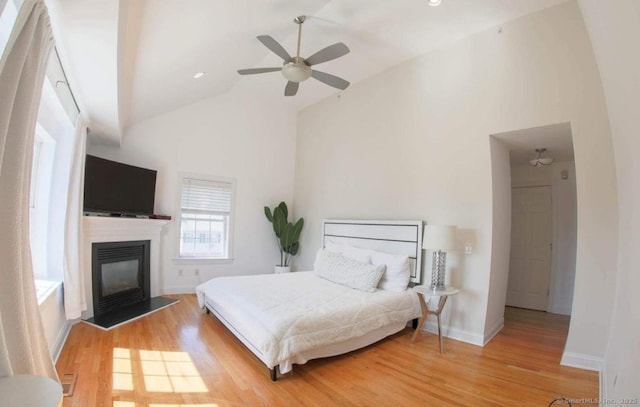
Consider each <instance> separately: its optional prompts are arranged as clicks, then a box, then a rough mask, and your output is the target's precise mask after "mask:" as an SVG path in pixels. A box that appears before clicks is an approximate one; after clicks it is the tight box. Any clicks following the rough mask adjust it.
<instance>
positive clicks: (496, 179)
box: [482, 137, 511, 344]
mask: <svg viewBox="0 0 640 407" xmlns="http://www.w3.org/2000/svg"><path fill="white" fill-rule="evenodd" d="M489 142H490V148H491V193H492V201H493V208H492V213H491V221H492V226H491V227H492V230H493V233H492V235H491V260H490V266H489V267H490V270H491V273H490V279H489V291H488V299H487V318H486V320H485V324H484V338H483V341H482V343H483V344H485V343H487V342H488V341H489V340H491V338H493V336H495V334H496V333H498V332H499V330H500V329H502V327H503V326H504V306H505V303H506V299H507V282H508V281H509V258H510V256H509V253H510V250H511V170H510V169H511V164H510V163H509V150H508V149H507V147H506V146H505V145H504V144H503V143H502V142H501V141H500V140H497V139H495V138H493V137H491V139H490V140H489ZM505 253H506V256H505Z"/></svg>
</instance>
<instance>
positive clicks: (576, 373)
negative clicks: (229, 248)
mask: <svg viewBox="0 0 640 407" xmlns="http://www.w3.org/2000/svg"><path fill="white" fill-rule="evenodd" d="M172 297H174V298H177V299H179V300H180V303H178V304H175V305H173V306H170V307H168V308H165V309H163V310H160V311H158V312H156V313H154V314H151V315H148V316H146V317H144V318H140V319H138V320H136V321H133V322H131V323H128V324H125V325H122V326H120V327H118V328H115V329H113V330H111V331H106V332H105V331H102V330H100V329H97V328H95V327H92V326H90V325H87V324H84V323H80V324H76V325H74V326H73V328H72V330H71V332H70V334H69V337H68V338H67V341H66V343H65V345H64V348H63V350H62V352H61V354H60V357H59V359H58V363H57V369H58V372H59V374H64V373H76V374H77V375H78V380H77V384H76V388H75V391H74V393H73V396H72V397H65V399H64V407H88V406H96V407H187V406H188V407H212V406H216V407H227V406H248V405H250V406H301V405H303V406H332V405H339V406H371V405H391V404H396V405H398V406H400V405H402V406H422V405H437V406H446V405H456V406H504V405H518V406H542V405H544V406H546V405H548V404H549V403H550V402H551V401H552V400H553V399H554V398H556V397H559V396H563V397H567V398H573V399H597V397H598V374H597V373H596V372H590V371H585V370H580V369H574V368H570V367H565V366H560V363H559V362H560V357H561V355H562V349H563V347H564V342H565V339H566V335H567V330H568V326H569V318H568V317H565V316H560V315H553V314H547V313H544V312H538V311H529V310H522V309H515V308H507V309H506V312H505V327H504V328H503V330H502V331H501V332H500V333H499V334H498V335H496V337H495V338H494V339H493V340H492V341H491V342H490V343H489V344H487V346H485V347H484V348H481V347H478V346H474V345H469V344H466V343H463V342H459V341H454V340H449V339H446V338H445V353H444V354H440V353H439V352H438V341H437V337H436V336H435V335H423V336H421V337H420V338H419V339H418V340H416V342H415V343H411V336H412V335H413V331H412V330H411V329H405V330H403V331H401V332H399V333H398V334H396V335H393V336H391V337H389V338H387V339H385V340H383V341H381V342H379V343H377V344H375V345H372V346H369V347H367V348H365V349H361V350H358V351H355V352H351V353H349V354H346V355H341V356H337V357H333V358H326V359H319V360H313V361H310V362H309V363H307V364H305V365H300V366H299V365H294V369H293V372H292V373H290V374H287V375H284V376H281V377H280V378H279V379H278V381H277V382H275V383H274V382H271V380H270V379H269V374H268V370H267V368H266V367H265V366H264V365H263V364H262V362H260V361H259V360H258V359H257V358H256V357H255V356H254V355H253V354H252V353H251V352H249V351H248V350H247V349H246V348H245V347H244V345H243V344H242V343H241V342H240V341H238V340H237V339H236V338H235V337H234V336H233V335H232V334H231V333H230V332H229V331H228V330H227V329H226V328H225V327H224V325H222V324H221V323H220V322H219V321H218V320H217V319H216V318H215V317H213V316H211V315H207V314H205V313H204V312H203V311H202V310H200V309H198V307H197V302H196V299H195V296H193V295H178V296H172ZM514 403H515V404H514Z"/></svg>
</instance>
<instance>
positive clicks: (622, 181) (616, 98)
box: [579, 0, 640, 401]
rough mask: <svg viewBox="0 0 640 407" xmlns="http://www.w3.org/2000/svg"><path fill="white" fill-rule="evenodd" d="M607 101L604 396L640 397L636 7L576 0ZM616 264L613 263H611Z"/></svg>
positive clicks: (627, 2)
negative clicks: (614, 211)
mask: <svg viewBox="0 0 640 407" xmlns="http://www.w3.org/2000/svg"><path fill="white" fill-rule="evenodd" d="M579 4H580V9H581V11H582V15H583V17H584V21H585V24H586V26H587V29H588V32H589V35H590V37H591V42H592V44H593V49H594V53H595V56H596V61H597V63H598V67H599V69H600V75H601V77H602V84H603V87H604V93H605V97H606V103H607V109H608V111H609V120H610V123H611V135H612V138H613V147H614V151H615V158H616V171H617V177H618V208H619V209H618V210H619V213H620V228H619V235H618V236H619V241H620V244H619V248H618V253H617V254H618V256H617V259H618V261H617V269H618V273H617V281H616V290H615V295H614V296H613V298H612V300H615V305H614V308H613V314H612V315H611V316H610V317H609V319H611V329H610V330H609V336H608V339H609V342H608V344H607V352H606V358H605V366H604V370H603V374H602V384H603V385H602V386H601V393H602V396H603V397H608V398H610V399H614V400H618V401H619V400H620V399H621V398H623V397H627V398H633V397H635V398H636V399H638V398H640V363H638V361H640V346H638V338H640V295H638V289H639V288H640V273H639V272H638V261H637V251H638V248H639V247H640V216H638V208H640V188H638V185H639V182H640V164H638V160H637V155H638V153H639V152H640V137H638V135H639V134H640V120H638V106H640V75H639V74H638V73H639V72H640V49H639V48H640V46H639V43H638V38H640V2H638V1H636V0H616V1H606V2H604V1H599V0H580V2H579ZM610 261H611V262H614V258H611V259H610Z"/></svg>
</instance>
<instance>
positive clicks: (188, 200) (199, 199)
mask: <svg viewBox="0 0 640 407" xmlns="http://www.w3.org/2000/svg"><path fill="white" fill-rule="evenodd" d="M232 188H233V185H232V184H231V183H230V182H220V181H209V180H202V179H193V178H184V179H183V181H182V197H181V200H180V201H181V203H180V207H181V209H182V211H183V212H185V211H186V212H191V213H207V214H218V215H228V214H230V213H231V194H232Z"/></svg>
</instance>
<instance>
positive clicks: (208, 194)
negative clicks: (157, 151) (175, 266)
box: [180, 176, 235, 259]
mask: <svg viewBox="0 0 640 407" xmlns="http://www.w3.org/2000/svg"><path fill="white" fill-rule="evenodd" d="M234 191H235V181H234V180H232V179H222V178H213V177H205V176H184V177H183V178H182V183H181V194H180V258H195V259H230V258H231V231H232V208H233V195H234Z"/></svg>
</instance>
